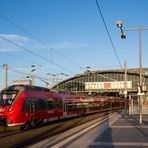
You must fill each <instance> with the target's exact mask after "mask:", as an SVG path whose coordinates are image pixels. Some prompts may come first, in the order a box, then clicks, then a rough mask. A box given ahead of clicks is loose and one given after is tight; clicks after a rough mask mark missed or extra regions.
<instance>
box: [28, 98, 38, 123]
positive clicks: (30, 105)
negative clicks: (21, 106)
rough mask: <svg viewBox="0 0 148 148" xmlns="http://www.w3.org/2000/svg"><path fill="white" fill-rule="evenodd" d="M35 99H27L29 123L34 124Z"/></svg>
mask: <svg viewBox="0 0 148 148" xmlns="http://www.w3.org/2000/svg"><path fill="white" fill-rule="evenodd" d="M36 103H37V102H36V101H34V100H32V99H30V101H29V112H30V125H31V126H34V121H35V112H36Z"/></svg>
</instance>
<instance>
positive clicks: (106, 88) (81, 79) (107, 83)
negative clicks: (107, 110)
mask: <svg viewBox="0 0 148 148" xmlns="http://www.w3.org/2000/svg"><path fill="white" fill-rule="evenodd" d="M125 77H126V81H125ZM139 81H140V74H139V69H138V68H132V69H127V74H126V73H125V69H115V70H98V71H86V72H84V73H83V74H79V75H76V76H74V77H72V78H69V79H66V80H64V81H62V82H60V83H58V84H56V85H54V86H53V87H52V88H51V89H53V90H56V91H61V92H67V93H74V94H80V95H96V96H97V95H98V96H100V95H102V96H104V95H105V96H121V97H125V96H126V97H127V99H128V100H129V111H130V112H131V113H132V114H138V113H139V96H138V93H139V92H138V91H139V89H138V88H139V87H138V86H139ZM142 82H143V88H144V94H143V114H148V93H147V91H148V68H143V72H142ZM125 85H126V92H125ZM129 96H130V97H129ZM129 98H130V99H129Z"/></svg>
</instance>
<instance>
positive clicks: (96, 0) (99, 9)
mask: <svg viewBox="0 0 148 148" xmlns="http://www.w3.org/2000/svg"><path fill="white" fill-rule="evenodd" d="M95 2H96V5H97V8H98V11H99V13H100V15H101V18H102V21H103V24H104V26H105V30H106V32H107V35H108V37H109V40H110V43H111V45H112V47H113V50H114V53H115V56H116V58H117V60H118V63H119V65H120V67H121V68H122V65H121V62H120V59H119V56H118V54H117V51H116V49H115V46H114V44H113V41H112V38H111V35H110V33H109V30H108V28H107V25H106V23H105V19H104V17H103V14H102V11H101V8H100V6H99V3H98V0H95Z"/></svg>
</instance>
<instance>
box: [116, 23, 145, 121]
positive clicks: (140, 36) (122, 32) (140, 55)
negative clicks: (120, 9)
mask: <svg viewBox="0 0 148 148" xmlns="http://www.w3.org/2000/svg"><path fill="white" fill-rule="evenodd" d="M117 27H118V28H119V29H120V30H121V38H122V39H125V38H126V35H125V33H124V32H126V31H139V74H140V78H139V87H140V88H142V86H143V82H142V31H143V30H148V28H141V27H139V28H129V29H124V30H123V29H122V27H123V24H122V21H117ZM138 94H139V96H140V98H139V99H140V100H139V123H142V106H143V93H142V89H140V92H139V93H138Z"/></svg>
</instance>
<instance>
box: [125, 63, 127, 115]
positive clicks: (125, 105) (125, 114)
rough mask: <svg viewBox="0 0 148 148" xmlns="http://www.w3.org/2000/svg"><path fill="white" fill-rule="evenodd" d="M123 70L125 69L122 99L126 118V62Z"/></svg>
mask: <svg viewBox="0 0 148 148" xmlns="http://www.w3.org/2000/svg"><path fill="white" fill-rule="evenodd" d="M124 68H125V72H124V98H125V100H124V103H125V104H124V105H125V106H124V107H125V108H124V110H125V116H126V110H127V108H126V97H127V61H125V63H124Z"/></svg>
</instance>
